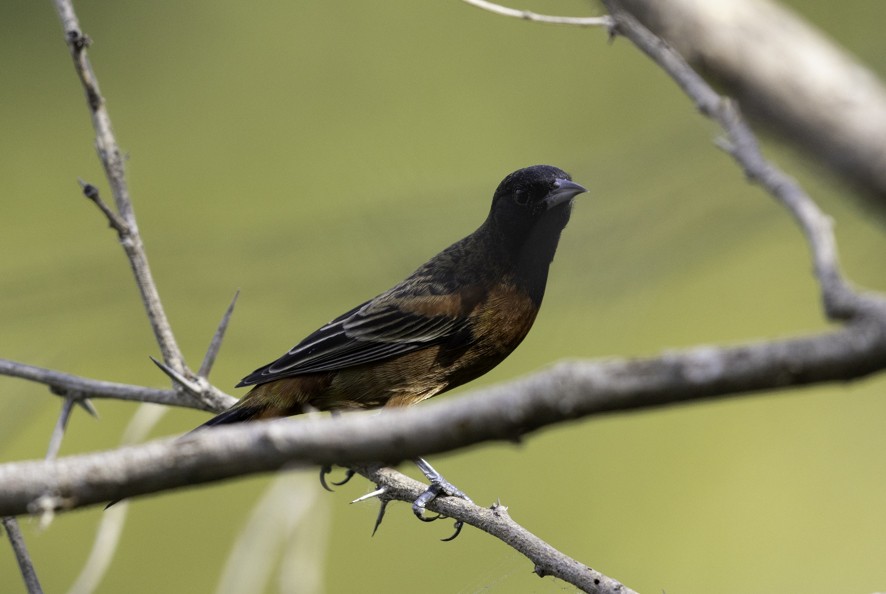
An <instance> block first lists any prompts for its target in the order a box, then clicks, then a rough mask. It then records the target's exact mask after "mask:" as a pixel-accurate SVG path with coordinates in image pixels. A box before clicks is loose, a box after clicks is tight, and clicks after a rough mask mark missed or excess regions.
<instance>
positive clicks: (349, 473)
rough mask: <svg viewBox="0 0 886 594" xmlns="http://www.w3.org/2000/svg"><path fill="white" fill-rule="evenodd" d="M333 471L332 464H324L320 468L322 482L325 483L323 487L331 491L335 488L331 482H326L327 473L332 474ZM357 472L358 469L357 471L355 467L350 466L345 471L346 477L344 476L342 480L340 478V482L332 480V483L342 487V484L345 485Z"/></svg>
mask: <svg viewBox="0 0 886 594" xmlns="http://www.w3.org/2000/svg"><path fill="white" fill-rule="evenodd" d="M331 473H332V466H329V465H327V466H322V467H321V468H320V484H321V485H323V488H324V489H326V490H327V491H329V492H332V491H333V490H334V489H333V488H332V487H330V486H329V484H328V483H327V482H326V475H328V474H331ZM355 474H357V471H356V470H354V469H353V468H348V469H347V470H346V471H345V478H343V479H342V480H340V481H338V482H335V481H332V484H333V485H335V486H336V487H341V486H342V485H344V484H345V483H347V482H348V481H349V480H351V478H352V477H353V476H354V475H355Z"/></svg>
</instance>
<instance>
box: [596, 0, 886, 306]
mask: <svg viewBox="0 0 886 594" xmlns="http://www.w3.org/2000/svg"><path fill="white" fill-rule="evenodd" d="M604 4H605V5H606V7H607V8H608V9H609V12H610V14H611V15H612V17H613V18H614V19H615V22H614V25H613V27H612V29H611V33H612V34H614V35H623V36H625V37H626V38H628V39H630V40H631V42H632V43H634V45H636V46H637V47H638V48H639V49H640V50H642V51H643V52H644V53H645V54H646V55H647V56H649V57H650V58H651V59H652V60H653V61H654V62H655V63H656V64H658V65H659V66H660V67H661V68H662V69H663V70H664V71H665V72H666V73H667V74H668V75H670V77H671V78H672V79H673V80H674V82H676V83H677V85H679V87H680V88H681V89H682V90H683V92H684V93H686V95H688V96H689V98H690V99H692V101H693V102H694V103H695V105H696V107H697V108H698V109H699V111H701V112H702V113H703V114H704V115H706V116H708V117H710V118H711V119H713V120H714V121H716V122H717V123H718V124H720V126H721V127H722V128H723V129H724V130H725V131H726V134H727V135H728V142H727V143H726V146H725V148H726V149H727V150H728V152H729V153H730V154H731V155H732V156H733V158H734V159H735V160H736V162H737V163H738V164H739V166H741V168H742V170H743V171H744V172H745V175H746V176H747V177H748V179H750V180H752V181H754V182H756V183H758V184H760V185H761V186H762V187H764V188H765V189H766V190H767V191H768V192H769V193H770V194H772V196H774V197H775V198H776V199H777V200H778V201H779V202H780V203H781V204H782V205H783V206H784V207H786V208H787V209H788V211H789V212H790V213H791V215H792V216H793V217H794V219H795V220H796V221H797V223H798V224H799V225H800V227H801V229H802V230H803V233H804V235H805V237H806V240H807V243H808V245H809V249H810V252H811V257H812V262H813V266H814V270H815V274H816V278H817V279H818V282H819V285H820V287H821V293H822V301H823V303H824V307H825V313H826V315H827V316H828V317H829V318H830V319H833V320H848V319H852V318H854V317H856V316H859V315H865V314H866V312H867V310H869V309H870V307H882V299H879V300H877V299H873V300H872V299H869V298H867V297H863V296H861V295H859V294H857V293H856V292H855V291H854V290H853V289H852V288H851V286H850V285H849V283H848V282H846V280H845V279H844V278H843V275H842V274H841V273H840V269H839V262H838V258H837V247H836V240H835V239H834V234H833V230H832V229H831V221H830V219H829V218H828V217H827V216H826V215H824V213H822V212H821V210H820V209H819V208H818V207H817V206H816V204H815V202H813V201H812V199H811V198H810V197H809V196H808V195H807V194H806V192H804V191H803V189H802V188H801V187H800V185H799V184H798V183H797V182H796V180H794V179H793V178H791V177H790V176H788V175H787V174H785V173H784V172H783V171H781V169H779V168H778V167H776V166H775V165H774V164H773V163H771V162H769V161H768V160H766V158H765V157H763V154H762V153H761V151H760V147H759V144H758V143H757V140H756V138H755V137H754V134H753V132H752V131H751V129H750V127H749V126H748V125H747V124H746V123H745V121H744V119H743V118H742V117H741V115H740V113H739V110H738V107H737V105H736V104H735V102H733V101H731V100H728V99H726V98H724V97H721V96H720V95H719V94H717V92H716V91H714V90H713V89H712V88H711V87H710V85H708V84H707V82H706V81H705V80H704V79H703V78H702V77H701V76H699V75H698V73H696V72H695V71H694V70H693V69H692V67H690V66H689V64H688V63H687V62H686V61H685V60H684V59H683V57H682V56H680V54H678V53H677V52H676V51H674V49H673V48H672V47H671V46H670V45H668V44H667V43H665V42H664V41H663V40H661V39H660V38H659V37H657V36H656V35H655V34H653V33H652V32H650V31H649V30H648V29H647V28H646V27H644V26H643V25H642V24H641V23H640V22H639V21H638V20H637V19H636V18H634V16H633V15H632V14H630V13H629V12H627V11H626V10H625V9H624V8H623V7H622V5H621V3H620V2H618V0H604ZM721 146H722V145H721ZM876 302H879V303H876Z"/></svg>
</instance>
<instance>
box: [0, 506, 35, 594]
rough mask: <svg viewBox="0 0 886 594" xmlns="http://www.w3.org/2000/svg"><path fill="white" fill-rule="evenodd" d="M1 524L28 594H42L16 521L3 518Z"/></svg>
mask: <svg viewBox="0 0 886 594" xmlns="http://www.w3.org/2000/svg"><path fill="white" fill-rule="evenodd" d="M2 523H3V528H5V529H6V535H7V536H8V537H9V542H10V543H11V544H12V550H13V551H15V559H16V561H18V567H19V570H20V571H21V574H22V578H24V580H25V586H26V587H27V588H28V594H43V588H42V587H41V586H40V580H39V579H38V578H37V572H36V571H34V564H33V563H31V557H30V555H28V549H27V547H26V546H25V539H24V538H23V537H22V531H21V530H19V527H18V521H16V519H15V518H10V517H5V518H3V519H2Z"/></svg>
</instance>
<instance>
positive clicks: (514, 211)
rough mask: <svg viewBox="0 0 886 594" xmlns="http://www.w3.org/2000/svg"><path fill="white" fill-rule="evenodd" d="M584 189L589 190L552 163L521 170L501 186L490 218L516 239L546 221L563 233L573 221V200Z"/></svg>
mask: <svg viewBox="0 0 886 594" xmlns="http://www.w3.org/2000/svg"><path fill="white" fill-rule="evenodd" d="M582 192H587V190H586V189H585V188H583V187H582V186H580V185H578V184H577V183H575V182H573V181H572V178H571V177H569V174H568V173H566V172H565V171H563V170H562V169H558V168H556V167H552V166H550V165H534V166H532V167H526V168H524V169H519V170H517V171H515V172H514V173H512V174H510V175H509V176H507V177H506V178H504V180H502V182H501V183H500V184H499V185H498V189H497V190H495V195H494V196H493V198H492V209H491V211H490V213H489V219H490V222H491V223H492V224H493V225H494V226H495V227H496V228H498V229H499V230H501V231H503V232H504V233H505V234H507V235H510V236H512V237H514V238H515V239H516V238H517V237H518V236H524V235H528V234H530V233H531V232H532V231H533V229H534V228H535V227H536V226H537V225H538V224H539V223H541V222H542V221H545V222H547V223H549V225H544V226H545V227H551V228H553V229H556V231H557V235H558V236H559V231H561V230H562V229H563V227H565V226H566V223H567V221H568V220H569V213H570V211H571V209H572V199H573V198H575V196H577V195H578V194H581V193H582Z"/></svg>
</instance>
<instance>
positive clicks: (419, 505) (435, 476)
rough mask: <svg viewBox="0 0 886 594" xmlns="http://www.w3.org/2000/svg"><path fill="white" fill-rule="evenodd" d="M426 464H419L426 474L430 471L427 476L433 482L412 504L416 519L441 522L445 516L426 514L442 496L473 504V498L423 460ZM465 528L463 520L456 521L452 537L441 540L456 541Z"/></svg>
mask: <svg viewBox="0 0 886 594" xmlns="http://www.w3.org/2000/svg"><path fill="white" fill-rule="evenodd" d="M422 462H423V463H424V464H419V468H420V469H421V470H422V471H423V472H425V471H426V469H429V470H430V472H425V475H426V476H427V477H428V479H429V480H430V481H431V484H430V486H429V487H428V488H427V490H426V491H425V492H424V493H422V494H421V495H419V496H418V498H417V499H416V500H415V501H413V502H412V513H413V514H415V517H416V518H418V519H419V520H421V521H422V522H433V521H434V520H439V519H440V518H442V517H443V516H442V515H441V514H437V515H436V516H430V517H429V516H425V514H424V512H425V509H426V508H427V505H428V503H430V502H431V501H433V500H434V499H436V498H437V497H439V496H440V495H441V494H442V495H447V496H449V497H458V498H459V499H464V500H465V501H467V502H468V503H473V501H471V498H470V497H468V496H467V495H465V493H464V491H462V490H461V489H458V488H457V487H456V486H455V485H453V484H452V483H450V482H449V481H447V480H446V479H444V478H443V477H442V476H441V475H440V473H438V472H437V471H435V470H434V469H433V468H432V467H431V466H430V465H429V464H428V463H427V462H425V461H424V460H422ZM463 527H464V522H462V521H461V520H456V521H455V532H453V534H452V536H449V537H447V538H441V539H440V540H442V541H443V542H449V541H451V540H455V538H456V537H457V536H458V535H459V534H461V529H462V528H463Z"/></svg>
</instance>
